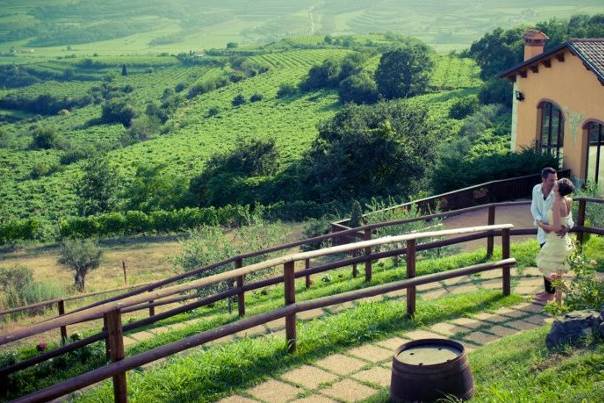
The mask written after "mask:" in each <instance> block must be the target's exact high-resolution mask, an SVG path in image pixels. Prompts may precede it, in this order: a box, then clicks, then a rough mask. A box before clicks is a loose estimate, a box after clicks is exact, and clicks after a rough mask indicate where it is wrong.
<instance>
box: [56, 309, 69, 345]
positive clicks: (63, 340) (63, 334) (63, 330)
mask: <svg viewBox="0 0 604 403" xmlns="http://www.w3.org/2000/svg"><path fill="white" fill-rule="evenodd" d="M57 308H58V309H59V316H61V315H65V301H64V300H62V299H60V300H58V301H57ZM66 342H67V326H61V343H62V344H65V343H66Z"/></svg>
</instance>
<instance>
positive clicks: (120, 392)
mask: <svg viewBox="0 0 604 403" xmlns="http://www.w3.org/2000/svg"><path fill="white" fill-rule="evenodd" d="M511 229H512V225H510V224H502V225H495V226H479V227H472V228H461V229H452V230H441V231H429V232H423V233H415V234H407V235H400V236H387V237H383V238H378V239H373V240H367V241H360V242H356V243H353V244H348V245H339V246H334V247H330V248H324V249H320V250H315V251H309V252H301V253H294V254H290V255H286V256H282V257H277V258H273V259H268V260H266V261H263V262H260V263H256V264H251V265H248V266H244V267H241V268H238V269H235V270H232V271H230V272H225V273H220V274H216V275H213V276H210V277H206V278H202V279H198V280H194V281H191V282H189V283H185V284H179V285H175V286H171V287H168V288H165V289H162V290H158V291H153V292H152V298H153V299H154V300H161V299H162V298H166V297H169V296H172V295H175V294H178V293H180V292H182V291H187V290H192V289H197V288H199V287H202V286H207V285H211V284H215V283H218V282H223V281H226V280H235V279H237V278H238V277H243V276H245V275H249V274H252V273H255V272H258V271H260V270H264V269H267V268H272V267H275V266H282V267H283V275H282V276H280V277H278V278H277V280H278V282H279V283H282V284H283V287H284V306H283V307H282V308H279V309H276V310H274V311H271V312H267V313H263V314H260V315H256V316H253V317H251V318H246V319H242V320H239V321H237V322H235V323H230V324H227V325H224V326H221V327H219V328H216V329H212V330H208V331H206V332H203V333H200V334H198V335H195V336H191V337H187V338H185V339H183V340H179V341H177V342H174V343H171V344H168V345H164V346H161V347H158V348H156V349H153V350H150V351H147V352H144V353H141V354H138V355H135V356H132V357H128V358H124V347H123V332H124V327H123V326H122V323H121V315H122V309H124V308H127V307H129V306H133V305H136V304H139V303H141V302H142V301H144V300H145V299H146V298H148V296H147V295H136V296H131V297H128V298H126V299H123V300H120V301H113V302H109V303H106V304H103V305H99V306H96V307H93V308H90V309H87V310H85V311H80V312H76V313H70V314H66V315H63V316H62V317H59V318H56V319H54V320H50V321H46V322H42V323H39V324H37V325H33V326H31V327H30V328H28V329H25V330H21V331H16V332H13V333H11V334H9V335H3V336H1V337H0V345H2V344H6V343H9V342H11V341H15V340H19V339H21V338H24V337H29V336H32V335H36V334H40V333H42V332H45V331H48V330H52V329H56V328H59V327H61V326H67V325H70V324H74V323H77V322H79V321H82V320H85V319H88V318H90V317H98V316H99V315H101V317H103V318H104V323H105V328H106V330H104V332H103V333H102V336H103V337H104V338H105V340H106V344H107V350H108V352H109V358H110V360H111V361H112V363H111V364H109V365H108V366H104V367H102V368H99V369H95V370H93V371H90V372H88V373H85V374H83V375H80V376H78V377H75V378H72V379H69V380H67V381H64V382H62V383H60V384H57V385H54V386H51V387H49V388H46V389H44V390H41V391H38V392H35V393H33V394H31V395H28V396H25V397H23V398H21V399H18V400H17V401H24V402H25V401H27V402H36V401H47V400H50V399H54V398H57V397H60V396H63V395H64V394H66V393H69V392H72V391H75V390H78V389H81V388H83V387H86V386H88V385H91V384H93V383H96V382H98V381H100V380H103V379H107V378H110V377H111V378H113V384H114V394H115V400H116V401H118V402H124V401H126V400H127V396H126V376H125V372H126V371H127V370H129V369H132V368H135V367H138V366H140V365H143V364H146V363H149V362H153V361H156V360H158V359H161V358H163V357H166V356H169V355H172V354H175V353H177V352H179V351H183V350H186V349H189V348H193V347H196V346H199V345H202V344H204V343H206V342H208V341H211V340H215V339H218V338H220V337H223V336H226V335H230V334H234V333H236V332H238V331H241V330H245V329H249V328H251V327H254V326H257V325H259V324H264V323H267V322H270V321H273V320H276V319H279V318H285V328H286V332H285V333H286V335H285V340H286V343H287V346H288V350H289V351H290V352H291V351H294V350H295V349H296V314H297V313H299V312H303V311H307V310H311V309H316V308H321V307H325V306H330V305H334V304H340V303H343V302H347V301H353V300H357V299H361V298H367V297H372V296H376V295H381V294H385V293H389V292H392V291H397V290H402V289H406V290H407V296H406V299H407V314H408V315H410V316H413V315H414V314H415V311H416V292H415V289H416V287H417V286H418V285H422V284H428V283H433V282H438V281H442V280H445V279H449V278H454V277H459V276H466V275H470V274H474V273H480V272H483V271H488V270H494V269H501V270H502V273H503V275H502V277H503V278H502V288H503V293H504V294H505V295H509V294H510V292H511V282H510V268H511V267H512V266H513V265H515V263H516V261H515V260H514V259H512V258H510V234H511ZM452 235H453V236H460V237H457V238H453V239H448V240H440V241H436V242H431V243H428V244H417V241H418V240H422V239H429V238H434V237H444V236H452ZM488 236H501V239H502V251H503V254H502V260H500V261H497V262H490V263H484V264H479V265H474V266H470V267H465V268H461V269H456V270H450V271H446V272H441V273H436V274H431V275H427V276H422V277H416V272H415V262H416V253H417V251H419V250H425V249H432V248H434V247H440V246H442V245H444V244H451V243H459V242H465V241H466V240H470V239H479V238H485V237H488ZM402 243H404V244H405V246H404V247H402V248H399V249H396V250H391V251H386V252H384V251H379V250H377V249H378V248H379V247H380V246H383V245H389V244H402ZM353 250H363V251H365V252H366V254H365V256H363V260H364V261H365V263H366V264H367V265H371V263H372V261H374V260H377V259H380V258H383V257H387V256H391V255H393V254H404V255H405V259H406V262H407V273H406V279H404V280H400V281H395V282H391V283H388V284H384V285H378V286H373V287H367V288H363V289H360V290H355V291H350V292H345V293H341V294H337V295H332V296H328V297H323V298H317V299H313V300H309V301H304V302H296V291H295V278H296V277H302V276H304V275H306V273H305V272H306V271H307V269H303V270H301V271H298V272H296V271H295V269H294V267H295V263H296V262H299V261H302V262H305V261H306V259H314V258H319V257H324V256H328V255H334V254H340V253H345V252H351V251H353ZM335 263H338V265H337V267H343V266H345V265H348V264H347V263H346V264H345V262H344V261H341V262H335ZM334 268H336V267H334ZM233 291H235V292H238V293H239V292H244V290H242V289H239V290H233Z"/></svg>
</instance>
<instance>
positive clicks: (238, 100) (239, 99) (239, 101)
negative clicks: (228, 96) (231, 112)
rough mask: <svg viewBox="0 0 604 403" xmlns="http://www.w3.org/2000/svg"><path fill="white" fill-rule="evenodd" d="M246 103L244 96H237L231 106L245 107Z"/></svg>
mask: <svg viewBox="0 0 604 403" xmlns="http://www.w3.org/2000/svg"><path fill="white" fill-rule="evenodd" d="M244 103H245V97H244V96H243V95H242V94H238V95H235V97H233V100H232V101H231V104H232V105H233V106H239V105H243V104H244Z"/></svg>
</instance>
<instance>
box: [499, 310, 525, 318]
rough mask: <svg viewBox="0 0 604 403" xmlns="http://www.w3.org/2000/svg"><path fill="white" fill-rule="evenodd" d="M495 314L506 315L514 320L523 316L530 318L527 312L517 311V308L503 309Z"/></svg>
mask: <svg viewBox="0 0 604 403" xmlns="http://www.w3.org/2000/svg"><path fill="white" fill-rule="evenodd" d="M495 313H496V314H497V315H504V316H507V317H509V318H514V319H518V318H521V317H523V316H528V315H527V313H526V312H525V311H522V310H520V309H515V308H501V309H498V310H496V311H495Z"/></svg>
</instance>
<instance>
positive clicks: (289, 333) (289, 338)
mask: <svg viewBox="0 0 604 403" xmlns="http://www.w3.org/2000/svg"><path fill="white" fill-rule="evenodd" d="M295 279H296V278H295V277H294V262H287V263H285V265H284V267H283V287H284V295H285V306H287V305H292V304H294V303H295V302H296V283H295ZM285 342H286V343H287V351H288V352H290V353H293V352H294V351H296V313H295V312H293V313H291V314H289V315H287V316H286V317H285Z"/></svg>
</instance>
